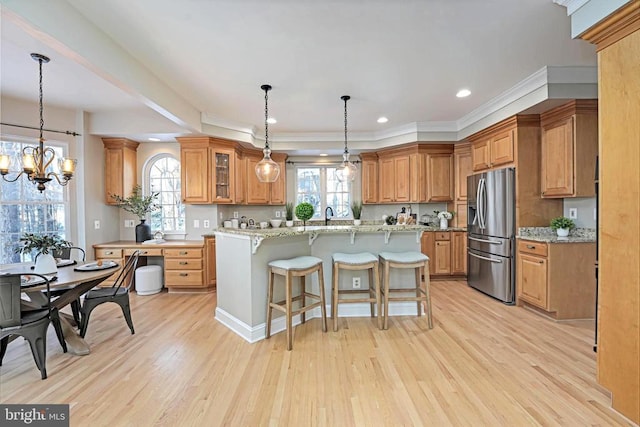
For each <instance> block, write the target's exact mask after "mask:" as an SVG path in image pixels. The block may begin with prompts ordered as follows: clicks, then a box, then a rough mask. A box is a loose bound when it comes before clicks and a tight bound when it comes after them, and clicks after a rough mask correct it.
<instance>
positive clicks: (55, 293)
mask: <svg viewBox="0 0 640 427" xmlns="http://www.w3.org/2000/svg"><path fill="white" fill-rule="evenodd" d="M74 251H77V254H75V255H76V256H75V257H73V258H72V252H74ZM53 257H54V258H61V259H74V260H76V261H82V262H84V261H85V258H86V253H85V251H84V249H82V248H80V247H78V246H70V247H68V248H62V249H56V250H54V251H53ZM68 290H69V288H57V289H53V290H52V291H51V297H53V298H57V297H59V296H60V295H62V294H64V293H65V292H66V291H68ZM80 304H81V303H80V298H78V299H76V300H75V301H73V302H72V303H71V312H72V313H73V320H75V322H76V325H77V326H78V328H79V327H80Z"/></svg>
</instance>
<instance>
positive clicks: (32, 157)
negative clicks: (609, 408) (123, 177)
mask: <svg viewBox="0 0 640 427" xmlns="http://www.w3.org/2000/svg"><path fill="white" fill-rule="evenodd" d="M31 58H33V60H34V61H38V64H39V68H40V138H39V140H38V146H36V147H33V146H27V147H24V148H23V149H22V171H21V172H12V173H17V176H16V177H15V178H13V179H11V178H9V177H8V176H7V175H8V174H9V167H10V164H11V156H10V155H8V154H0V175H2V178H3V179H4V180H5V181H7V182H14V181H17V180H18V178H20V177H21V176H22V175H25V176H26V177H27V178H28V179H29V181H31V182H33V183H34V184H35V185H37V188H38V190H39V191H40V192H41V193H42V192H43V191H44V190H45V184H47V183H48V182H49V181H51V180H52V179H53V178H55V179H56V181H58V184H60V185H63V186H64V185H67V183H68V182H69V180H70V179H71V178H72V177H73V173H74V171H75V168H76V164H77V163H78V161H77V160H76V159H71V158H68V157H60V158H59V159H58V167H59V169H60V172H59V174H58V173H55V172H52V171H47V169H48V168H49V166H50V165H51V164H52V163H53V161H54V160H55V152H54V150H53V148H51V147H45V146H44V137H43V136H42V131H43V129H44V119H43V117H42V63H45V64H46V63H47V62H49V58H48V57H46V56H44V55H41V54H39V53H32V54H31ZM60 175H61V176H60Z"/></svg>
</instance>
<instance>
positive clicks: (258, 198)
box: [245, 150, 287, 205]
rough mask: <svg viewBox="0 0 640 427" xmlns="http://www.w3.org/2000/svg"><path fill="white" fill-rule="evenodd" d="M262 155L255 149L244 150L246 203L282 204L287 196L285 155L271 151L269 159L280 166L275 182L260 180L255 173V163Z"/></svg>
mask: <svg viewBox="0 0 640 427" xmlns="http://www.w3.org/2000/svg"><path fill="white" fill-rule="evenodd" d="M262 158H263V155H262V153H260V152H257V151H256V150H252V152H250V153H248V152H245V160H246V172H245V181H246V192H247V193H246V194H247V198H246V203H247V204H249V205H284V204H285V203H286V197H287V181H286V175H287V174H286V170H285V166H286V165H285V161H286V159H287V156H286V155H285V154H280V153H271V159H272V160H273V161H274V162H276V163H277V164H278V165H279V166H280V176H279V177H278V180H277V181H276V182H272V183H268V182H260V181H259V180H258V176H257V175H256V165H257V164H258V162H260V160H262Z"/></svg>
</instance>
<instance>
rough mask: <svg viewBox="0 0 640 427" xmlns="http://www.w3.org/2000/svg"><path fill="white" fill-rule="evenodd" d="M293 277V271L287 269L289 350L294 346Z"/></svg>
mask: <svg viewBox="0 0 640 427" xmlns="http://www.w3.org/2000/svg"><path fill="white" fill-rule="evenodd" d="M292 281H293V278H292V277H291V272H290V271H287V278H286V284H285V292H286V295H285V299H286V301H285V304H286V309H287V312H286V318H287V350H291V349H292V348H293V322H292V319H291V318H292V316H291V309H292V308H291V305H292V303H291V282H292Z"/></svg>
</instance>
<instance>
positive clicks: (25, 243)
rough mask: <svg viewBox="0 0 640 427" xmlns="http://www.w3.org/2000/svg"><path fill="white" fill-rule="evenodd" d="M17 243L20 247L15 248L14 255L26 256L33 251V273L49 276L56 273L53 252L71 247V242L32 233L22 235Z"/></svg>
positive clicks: (58, 237)
mask: <svg viewBox="0 0 640 427" xmlns="http://www.w3.org/2000/svg"><path fill="white" fill-rule="evenodd" d="M19 243H20V246H19V247H17V248H16V250H15V252H16V253H22V254H27V253H32V252H33V251H35V253H36V255H35V257H36V258H35V260H36V262H35V267H34V269H33V271H34V273H39V274H51V273H55V272H56V271H58V267H57V266H56V260H55V259H54V258H53V252H54V251H56V250H60V249H64V248H69V247H71V246H72V244H71V242H68V241H66V240H64V239H63V238H61V237H60V236H57V235H51V234H34V233H25V234H23V235H22V237H20V240H19Z"/></svg>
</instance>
